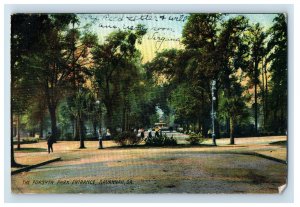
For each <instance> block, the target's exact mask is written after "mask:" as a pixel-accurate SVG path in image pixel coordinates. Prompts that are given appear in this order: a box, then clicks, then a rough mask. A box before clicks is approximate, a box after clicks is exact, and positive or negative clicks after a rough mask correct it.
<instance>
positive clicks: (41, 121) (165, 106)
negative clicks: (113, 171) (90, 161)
mask: <svg viewBox="0 0 300 207" xmlns="http://www.w3.org/2000/svg"><path fill="white" fill-rule="evenodd" d="M11 21H12V22H11V25H12V27H11V92H12V94H11V106H12V107H11V110H12V111H11V130H12V131H11V142H12V143H13V134H14V132H13V129H14V120H15V122H16V123H15V125H16V126H17V130H16V134H17V137H20V130H19V128H20V126H21V125H22V124H26V128H27V129H28V130H30V131H32V132H33V133H34V132H39V136H41V137H42V136H43V132H44V131H45V130H47V127H48V125H50V128H51V132H52V135H53V136H54V137H55V138H59V137H66V136H67V135H68V136H71V137H72V138H73V139H75V140H80V148H84V136H85V135H86V133H85V128H86V126H87V124H89V125H90V126H91V127H92V128H93V134H94V136H95V135H96V129H97V128H102V124H103V123H105V127H107V128H110V129H111V131H112V133H116V131H117V129H119V130H122V131H128V130H129V129H131V128H133V127H138V126H139V127H142V126H143V127H146V126H151V125H152V124H153V123H154V122H156V121H157V113H156V112H157V107H159V108H160V109H161V110H162V111H163V112H164V114H165V117H175V123H178V124H181V125H183V126H185V128H186V129H187V130H189V128H190V127H191V126H193V128H194V129H193V130H194V131H197V130H198V131H200V132H202V135H205V134H206V133H207V130H208V129H209V128H210V127H211V126H210V123H211V121H210V120H211V117H210V116H211V115H210V105H211V102H212V101H213V100H211V92H210V91H211V90H210V87H211V86H210V83H211V81H212V80H216V82H217V85H216V94H217V96H216V100H215V105H216V106H217V120H218V121H216V128H217V130H216V132H217V136H218V137H219V136H220V134H219V132H220V131H222V128H224V127H225V128H227V130H228V131H230V134H231V137H232V143H233V140H234V139H233V138H234V136H235V131H234V130H235V129H237V127H241V126H242V125H245V126H250V125H251V124H252V122H253V123H254V129H255V133H254V134H256V135H258V130H259V129H264V130H267V131H271V132H274V133H279V132H281V133H282V132H284V131H285V130H286V125H287V123H286V122H287V45H286V44H287V28H286V18H285V16H284V15H278V16H277V17H276V18H275V19H274V25H273V26H272V27H271V28H270V30H268V31H265V30H264V28H262V27H261V26H260V25H259V24H256V25H250V24H249V22H248V20H247V19H246V18H245V17H243V16H237V17H234V18H229V19H228V18H225V16H224V15H220V14H192V15H190V16H189V19H188V21H187V23H186V25H185V27H184V30H183V33H182V36H183V40H182V43H183V44H184V49H169V50H164V51H162V52H161V53H157V55H156V57H155V58H154V59H153V60H152V61H150V62H148V63H146V64H144V65H143V64H142V57H141V53H140V51H138V50H137V48H136V46H137V45H138V44H141V42H142V38H143V36H144V35H145V34H146V32H147V29H146V28H145V26H143V25H137V26H136V27H135V29H134V30H125V31H120V30H119V31H115V32H113V33H111V34H110V35H109V36H108V37H107V38H106V40H105V41H104V42H103V43H99V41H98V39H97V36H96V35H95V34H93V33H92V32H91V31H90V27H89V25H82V23H80V22H79V19H78V17H77V16H76V15H74V14H63V15H46V14H35V15H25V14H24V15H19V14H18V15H12V19H11ZM252 110H253V112H252ZM261 114H262V115H261ZM252 120H253V121H252ZM259 125H260V127H259ZM70 129H71V130H72V133H71V135H70ZM248 134H249V133H248ZM11 147H12V164H13V165H14V164H15V162H14V157H13V144H12V146H11Z"/></svg>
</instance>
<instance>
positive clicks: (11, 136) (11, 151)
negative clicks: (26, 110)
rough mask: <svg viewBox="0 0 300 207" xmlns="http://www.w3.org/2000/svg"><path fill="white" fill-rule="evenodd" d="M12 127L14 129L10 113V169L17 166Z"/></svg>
mask: <svg viewBox="0 0 300 207" xmlns="http://www.w3.org/2000/svg"><path fill="white" fill-rule="evenodd" d="M13 127H14V120H13V114H12V111H11V112H10V165H11V167H16V166H18V165H19V164H18V163H17V162H16V161H15V153H14V136H13Z"/></svg>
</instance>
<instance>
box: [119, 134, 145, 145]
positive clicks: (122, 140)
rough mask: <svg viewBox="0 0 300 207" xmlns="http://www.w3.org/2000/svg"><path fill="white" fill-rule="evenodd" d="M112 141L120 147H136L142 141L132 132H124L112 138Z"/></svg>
mask: <svg viewBox="0 0 300 207" xmlns="http://www.w3.org/2000/svg"><path fill="white" fill-rule="evenodd" d="M114 141H115V142H116V143H117V144H119V145H121V146H128V145H137V144H139V143H140V142H141V141H142V138H141V137H138V136H137V135H136V134H135V133H134V132H130V131H124V132H121V133H119V134H118V135H116V136H114Z"/></svg>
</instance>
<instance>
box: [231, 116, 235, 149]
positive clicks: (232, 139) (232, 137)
mask: <svg viewBox="0 0 300 207" xmlns="http://www.w3.org/2000/svg"><path fill="white" fill-rule="evenodd" d="M234 127H235V123H234V119H233V117H230V144H234Z"/></svg>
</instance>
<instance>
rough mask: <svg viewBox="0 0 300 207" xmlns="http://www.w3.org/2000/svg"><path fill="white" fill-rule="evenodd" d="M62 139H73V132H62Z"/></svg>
mask: <svg viewBox="0 0 300 207" xmlns="http://www.w3.org/2000/svg"><path fill="white" fill-rule="evenodd" d="M64 140H66V141H72V140H73V133H71V132H68V133H65V134H64Z"/></svg>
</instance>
